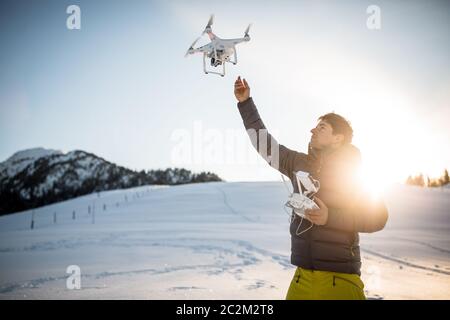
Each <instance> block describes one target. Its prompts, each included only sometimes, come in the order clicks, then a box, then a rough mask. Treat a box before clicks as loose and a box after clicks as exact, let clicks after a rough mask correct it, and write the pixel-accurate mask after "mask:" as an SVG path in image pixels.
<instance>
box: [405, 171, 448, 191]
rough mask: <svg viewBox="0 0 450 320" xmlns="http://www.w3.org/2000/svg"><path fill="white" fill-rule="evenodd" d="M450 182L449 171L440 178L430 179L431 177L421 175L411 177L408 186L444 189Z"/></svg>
mask: <svg viewBox="0 0 450 320" xmlns="http://www.w3.org/2000/svg"><path fill="white" fill-rule="evenodd" d="M449 182H450V179H449V176H448V171H447V169H445V170H444V173H443V174H442V176H440V177H439V178H430V177H429V176H424V175H423V174H419V175H417V176H409V177H408V178H407V179H406V182H405V183H406V184H408V185H413V186H420V187H442V186H445V185H447V184H448V183H449Z"/></svg>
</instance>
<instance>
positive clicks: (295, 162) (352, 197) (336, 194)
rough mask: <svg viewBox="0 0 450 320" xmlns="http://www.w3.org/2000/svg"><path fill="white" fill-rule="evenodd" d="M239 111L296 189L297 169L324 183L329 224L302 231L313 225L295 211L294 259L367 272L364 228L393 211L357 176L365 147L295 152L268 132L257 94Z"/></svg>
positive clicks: (378, 224) (371, 228)
mask: <svg viewBox="0 0 450 320" xmlns="http://www.w3.org/2000/svg"><path fill="white" fill-rule="evenodd" d="M238 109H239V112H240V114H241V117H242V120H243V122H244V126H245V128H246V129H247V132H248V133H249V136H250V138H251V140H252V144H253V146H254V147H255V148H256V149H257V150H258V152H259V153H260V154H261V156H263V157H264V158H265V159H266V161H267V162H268V163H269V164H270V165H271V166H273V167H275V168H276V169H278V170H279V171H280V172H281V173H282V174H284V175H286V176H287V177H289V178H290V180H291V182H292V185H293V189H294V191H295V192H298V191H299V190H298V187H297V183H296V180H295V177H294V172H296V171H299V170H300V171H306V172H309V173H310V174H311V175H312V176H313V177H314V178H315V179H318V180H319V181H320V190H319V192H318V193H317V195H316V196H317V197H318V198H319V199H321V200H322V201H323V202H324V203H325V204H326V205H327V207H328V220H327V223H326V224H325V225H322V226H319V225H313V227H312V228H311V229H309V230H308V231H306V232H302V231H304V230H305V229H307V228H309V227H310V226H311V223H310V222H309V221H308V220H306V219H304V220H303V221H302V220H301V219H300V218H299V217H298V216H296V215H295V214H293V215H292V217H293V219H292V223H291V226H290V233H291V263H292V264H294V265H296V266H299V267H302V268H305V269H310V270H322V271H333V272H343V273H352V274H361V271H360V269H361V257H360V249H359V235H358V232H375V231H379V230H381V229H383V228H384V226H385V224H386V221H387V218H388V213H387V209H386V206H385V205H384V203H383V202H382V201H380V200H377V201H375V200H373V199H371V198H370V197H369V196H368V195H367V194H364V193H363V192H361V188H359V186H358V184H357V182H356V179H355V178H354V177H355V173H356V168H357V166H358V165H359V162H360V153H359V150H358V149H357V148H356V147H354V146H353V145H351V144H346V145H343V146H341V147H339V148H337V149H335V150H332V151H331V150H330V151H327V152H325V151H319V150H316V149H313V148H311V147H310V146H309V148H308V154H305V153H301V152H296V151H293V150H291V149H289V148H287V147H285V146H283V145H279V144H278V143H277V142H276V140H275V139H274V138H273V137H272V136H271V135H270V134H269V133H268V132H267V130H266V127H265V126H264V123H263V122H262V120H261V118H260V116H259V113H258V110H257V109H256V106H255V104H254V102H253V99H252V98H249V99H247V100H246V101H244V102H242V103H238ZM277 153H278V154H277ZM294 182H295V183H294ZM300 223H301V224H300ZM299 224H300V225H299Z"/></svg>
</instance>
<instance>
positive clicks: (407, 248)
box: [0, 182, 450, 299]
mask: <svg viewBox="0 0 450 320" xmlns="http://www.w3.org/2000/svg"><path fill="white" fill-rule="evenodd" d="M285 198H286V190H285V188H284V186H283V185H282V183H278V182H267V183H257V182H241V183H205V184H191V185H182V186H176V187H159V188H156V187H139V188H134V189H128V190H116V191H110V192H102V193H100V194H92V195H88V196H84V197H80V198H77V199H72V200H69V201H65V202H62V203H58V204H54V205H50V206H46V207H42V208H39V209H36V210H35V214H34V216H35V222H34V229H33V230H31V229H30V223H31V216H32V211H31V210H30V211H26V212H22V213H17V214H13V215H8V216H3V217H0V299H24V298H25V299H49V298H50V299H79V298H82V299H119V298H122V299H284V297H285V294H286V290H287V287H288V286H289V283H290V280H291V277H292V275H293V272H294V267H293V266H291V265H290V263H289V250H290V239H289V231H288V230H289V222H288V216H287V214H285V213H284V211H283V207H282V203H284V201H285ZM385 199H386V203H387V205H388V208H389V213H390V218H389V221H388V224H387V226H386V228H385V229H384V230H383V231H381V232H378V233H375V234H363V235H361V247H362V257H363V268H362V273H363V274H362V278H363V281H364V282H365V285H366V288H365V290H366V294H367V296H368V297H369V298H372V299H450V189H433V190H430V189H422V188H415V187H406V186H395V187H393V188H392V189H390V190H389V191H388V192H387V193H386V198H385ZM89 206H90V207H91V209H88V207H89ZM94 206H95V209H94ZM74 211H75V220H73V212H74ZM89 211H90V212H89ZM55 215H56V223H55V222H54V218H55ZM70 265H77V266H79V268H80V270H81V289H80V290H69V289H68V288H67V287H66V280H67V278H68V277H69V274H68V273H66V269H67V267H68V266H70Z"/></svg>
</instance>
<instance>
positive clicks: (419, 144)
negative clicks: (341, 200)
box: [0, 0, 450, 180]
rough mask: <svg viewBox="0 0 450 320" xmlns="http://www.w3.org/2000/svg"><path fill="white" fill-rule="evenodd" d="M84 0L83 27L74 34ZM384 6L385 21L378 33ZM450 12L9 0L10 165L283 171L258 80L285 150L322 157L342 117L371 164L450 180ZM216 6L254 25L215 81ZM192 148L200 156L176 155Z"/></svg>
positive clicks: (2, 100)
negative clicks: (248, 95)
mask: <svg viewBox="0 0 450 320" xmlns="http://www.w3.org/2000/svg"><path fill="white" fill-rule="evenodd" d="M71 4H77V5H79V6H80V8H81V30H68V29H67V28H66V19H67V17H68V14H67V13H66V8H67V6H69V5H71ZM371 4H376V5H378V6H379V7H380V9H381V29H380V30H369V29H368V28H367V26H366V20H367V17H368V14H367V13H366V9H367V7H368V6H369V5H371ZM449 9H450V5H449V3H448V2H447V1H339V2H338V1H245V2H243V1H226V2H223V1H45V0H43V1H2V2H1V4H0V15H1V19H0V40H1V50H0V67H1V72H0V161H3V160H5V159H6V158H8V157H9V156H11V155H12V154H13V153H14V152H16V151H18V150H22V149H26V148H32V147H45V148H50V149H59V150H62V151H65V152H66V151H70V150H74V149H81V150H86V151H89V152H93V153H95V154H97V155H99V156H101V157H104V158H106V159H107V160H110V161H112V162H115V163H118V164H120V165H123V166H126V167H129V168H132V169H138V170H141V169H156V168H166V167H169V166H183V167H186V168H189V169H192V170H194V171H200V170H211V171H214V172H217V173H218V174H219V175H220V176H222V177H223V178H225V179H227V180H273V179H275V180H277V179H279V175H278V174H277V173H276V172H275V171H274V170H273V169H271V168H270V167H268V166H267V165H265V164H264V163H262V161H258V160H257V157H256V155H255V153H254V152H253V150H252V147H251V145H250V143H249V141H248V138H247V136H246V133H245V131H244V130H243V128H242V123H241V119H240V117H239V114H238V112H237V110H236V103H235V98H234V95H233V82H234V80H235V78H236V77H237V75H242V76H243V77H245V78H246V79H247V80H248V81H249V83H250V86H251V90H252V91H251V92H252V96H253V97H254V100H255V102H256V103H257V105H258V107H259V109H260V113H261V115H262V117H263V120H264V122H265V124H266V125H267V127H268V128H269V129H270V130H272V131H273V132H275V133H276V137H277V138H278V140H279V141H280V142H281V143H283V144H285V145H287V146H289V147H291V148H293V149H296V150H299V151H306V146H307V143H308V141H309V137H310V134H309V130H310V129H311V128H312V127H313V126H315V123H316V119H317V118H318V117H319V116H320V115H322V114H324V113H327V112H330V111H335V112H337V113H340V114H342V115H344V116H346V117H347V118H348V119H349V120H350V121H351V122H352V125H353V127H354V129H355V138H354V143H355V145H357V146H358V147H360V149H361V150H362V153H363V160H364V161H365V163H367V168H368V171H371V172H375V173H376V175H377V176H379V173H381V176H383V174H384V175H385V176H389V177H390V178H392V177H393V176H395V178H396V179H402V178H404V177H405V175H407V174H410V173H416V172H419V171H422V172H426V173H428V174H431V175H436V174H439V173H440V171H441V170H442V169H443V168H444V167H447V168H448V167H450V150H449V148H448V141H449V140H450V129H449V127H448V119H450V106H449V101H450V74H449V70H450V61H449V58H448V57H449V56H450V40H449V37H448V30H450V10H449ZM211 13H214V14H215V22H214V25H213V30H214V32H215V33H216V34H217V35H218V36H220V37H223V38H235V37H240V36H242V35H243V32H244V30H245V28H246V27H247V25H248V23H250V22H251V23H253V26H252V30H251V31H250V35H251V37H252V40H251V41H250V42H249V43H245V44H242V45H240V46H238V59H239V62H238V64H237V65H236V66H233V65H227V75H226V77H224V78H221V77H218V76H214V75H205V74H204V73H203V71H202V57H201V55H195V56H189V57H188V58H184V53H185V51H186V49H187V48H188V46H189V45H190V43H191V42H192V41H193V40H194V39H195V38H196V37H197V36H198V35H199V34H200V33H201V32H202V30H203V28H204V26H205V24H206V22H207V20H208V18H209V14H211ZM203 43H206V39H204V38H203V39H202V40H201V41H200V43H199V44H203ZM180 135H181V136H183V137H184V138H182V139H180ZM186 137H187V138H186ZM233 139H235V140H233ZM186 141H188V142H189V141H190V142H191V147H186V145H185V144H186ZM227 141H228V142H227ZM233 141H234V142H233ZM181 143H184V145H182V147H181V148H180V146H181V145H180V144H181ZM183 148H184V149H183ZM180 149H183V150H190V152H191V156H187V157H184V158H183V157H182V158H183V159H184V160H180V159H176V158H175V157H176V154H177V152H178V151H179V150H180ZM177 150H178V151H177ZM185 156H186V154H185ZM196 157H197V159H195V158H196ZM227 157H228V158H227ZM189 159H190V160H189Z"/></svg>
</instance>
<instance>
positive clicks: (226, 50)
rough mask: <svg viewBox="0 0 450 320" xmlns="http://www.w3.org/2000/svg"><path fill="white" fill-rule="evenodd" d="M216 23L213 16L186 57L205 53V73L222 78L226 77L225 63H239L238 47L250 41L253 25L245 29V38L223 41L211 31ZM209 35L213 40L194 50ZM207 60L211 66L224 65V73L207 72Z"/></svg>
mask: <svg viewBox="0 0 450 320" xmlns="http://www.w3.org/2000/svg"><path fill="white" fill-rule="evenodd" d="M213 21H214V15H213V14H212V15H211V17H210V18H209V21H208V24H207V25H206V27H205V30H204V31H203V32H202V34H201V36H200V37H198V38H197V39H195V41H194V42H193V43H192V44H191V46H190V47H189V49H188V50H187V51H186V54H185V55H184V56H185V57H187V56H188V55H189V54H194V53H197V52H202V53H203V71H204V72H205V73H206V74H208V73H212V74H218V75H220V76H222V77H223V76H225V63H226V62H228V63H232V64H234V65H235V64H236V63H237V53H236V45H237V44H239V43H241V42H247V41H250V36H249V35H248V32H249V31H250V26H251V24H249V25H248V27H247V29H245V33H244V37H243V38H236V39H221V38H219V37H218V36H216V35H215V34H214V33H213V32H212V29H211V26H212V24H213ZM205 33H206V34H208V36H209V39H210V40H211V42H210V43H208V44H206V45H204V46H201V47H199V48H194V46H195V44H196V43H197V41H198V40H200V38H201V37H202V36H203V35H204V34H205ZM233 55H234V59H233V60H231V56H233ZM206 58H210V59H211V66H213V67H217V66H219V65H222V72H216V71H211V70H206Z"/></svg>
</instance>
